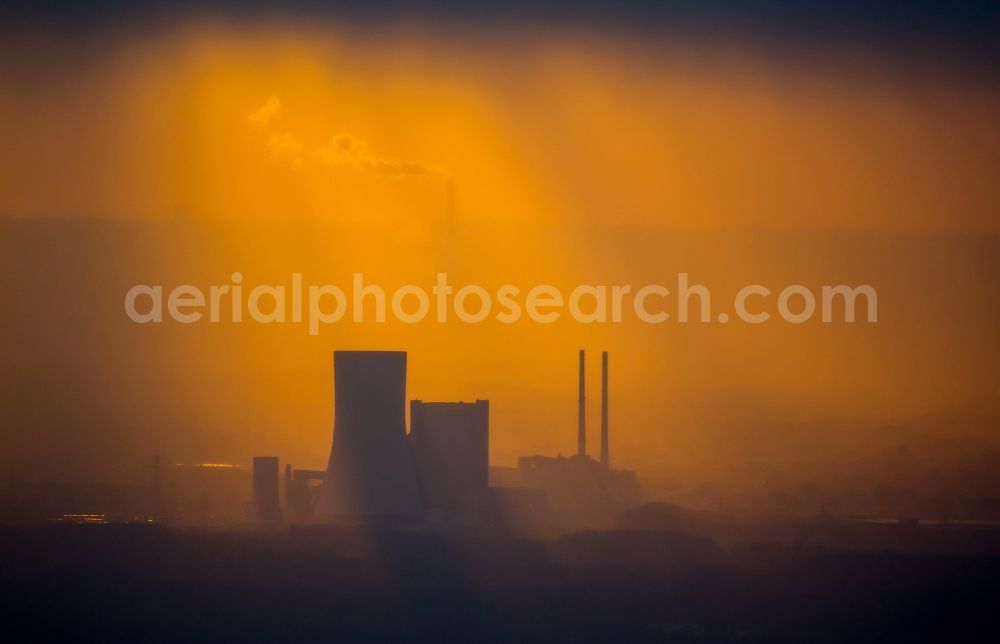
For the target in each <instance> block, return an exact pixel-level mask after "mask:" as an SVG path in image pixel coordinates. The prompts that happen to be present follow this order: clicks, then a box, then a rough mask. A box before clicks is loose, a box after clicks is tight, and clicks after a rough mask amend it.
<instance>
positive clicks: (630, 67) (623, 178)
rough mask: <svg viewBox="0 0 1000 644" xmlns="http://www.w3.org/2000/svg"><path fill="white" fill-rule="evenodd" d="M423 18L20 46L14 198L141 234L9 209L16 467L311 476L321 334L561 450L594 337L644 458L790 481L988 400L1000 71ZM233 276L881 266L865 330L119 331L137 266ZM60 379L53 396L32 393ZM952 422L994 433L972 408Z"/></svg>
mask: <svg viewBox="0 0 1000 644" xmlns="http://www.w3.org/2000/svg"><path fill="white" fill-rule="evenodd" d="M434 36H435V35H434V34H432V33H422V32H421V31H420V30H417V29H414V30H411V31H405V30H401V31H395V32H393V33H391V34H389V35H383V36H380V37H370V38H361V37H358V36H353V37H351V36H348V35H346V34H344V33H341V32H338V31H337V30H335V29H329V28H315V29H303V28H301V27H299V28H297V29H295V30H292V29H291V28H288V29H282V28H269V29H260V28H247V27H244V28H242V29H239V30H237V29H235V28H225V27H219V26H213V27H207V26H200V27H197V28H194V27H192V28H171V29H166V30H164V31H163V32H160V33H158V34H156V36H155V37H149V35H148V34H147V35H145V36H144V37H142V38H135V39H132V38H129V37H122V36H116V37H114V38H112V39H110V40H108V41H106V42H101V43H100V44H99V46H97V45H94V44H93V43H91V44H90V46H88V45H85V44H79V43H77V44H76V45H70V44H62V45H56V46H55V47H54V48H46V45H48V44H51V43H46V42H44V41H42V42H41V44H39V41H35V42H34V43H33V44H19V45H16V46H17V47H20V48H21V49H22V50H23V52H22V53H23V55H22V56H17V57H10V58H8V60H7V61H6V62H4V63H3V67H2V68H0V69H2V73H3V89H4V91H3V92H2V95H0V120H2V122H3V123H4V124H5V132H7V136H6V140H5V144H4V146H3V148H2V151H0V215H3V216H6V217H9V218H28V219H32V220H41V219H42V218H48V217H69V218H83V217H90V218H107V219H111V220H125V221H127V222H129V223H128V224H127V226H126V227H125V228H115V227H114V226H113V225H110V224H108V223H107V222H105V223H102V224H100V226H97V228H98V231H99V232H93V231H90V232H88V231H89V230H90V229H87V228H83V229H78V228H74V227H73V226H74V225H73V224H72V223H71V222H67V221H60V222H59V223H57V224H55V225H54V228H48V229H46V230H49V231H50V232H49V233H46V234H41V236H38V235H35V236H32V234H31V233H25V232H24V229H23V228H18V227H17V226H16V225H14V224H12V223H11V222H10V221H8V222H7V223H6V224H5V228H4V230H5V231H7V233H5V237H6V240H5V244H4V247H5V250H6V251H9V253H8V254H7V257H6V259H5V260H4V261H6V262H8V264H7V269H5V273H6V278H5V279H6V282H7V285H8V286H12V287H13V288H14V292H15V293H16V294H17V298H16V300H17V301H18V302H19V303H20V305H21V306H22V307H24V308H23V309H22V311H28V313H26V314H22V315H18V316H14V318H15V319H14V320H13V321H12V325H13V328H14V332H13V333H12V334H9V336H8V337H13V338H15V339H16V340H15V341H14V342H11V343H9V345H8V346H6V347H5V354H6V356H7V358H8V360H5V362H6V363H7V364H8V365H10V367H12V368H8V369H7V370H5V374H4V377H5V381H4V384H5V386H6V387H7V391H9V392H12V393H17V394H18V395H17V400H18V401H19V402H18V404H16V405H14V406H13V407H14V414H13V419H14V420H15V421H16V422H17V423H28V424H29V425H31V426H32V427H34V430H33V433H32V438H31V439H30V440H29V439H27V438H25V437H24V436H21V437H20V438H18V439H17V440H15V441H14V442H13V443H11V445H12V446H11V448H10V450H9V452H8V453H7V454H6V455H5V456H7V461H8V462H11V461H15V460H19V457H20V456H24V455H30V457H32V458H36V457H39V456H41V455H44V454H45V453H46V452H47V453H48V454H49V455H54V458H55V459H56V460H57V461H58V462H60V463H63V464H67V463H72V462H73V460H74V455H75V454H78V453H79V451H80V450H84V451H88V452H89V451H95V452H97V451H101V450H102V449H106V450H109V451H110V453H112V454H116V455H121V456H125V457H129V458H140V457H142V456H144V455H145V454H146V453H148V452H149V451H150V450H151V449H152V448H153V447H161V448H162V449H164V450H165V451H167V452H168V453H170V454H176V455H177V459H179V460H180V459H188V460H197V461H226V460H240V459H246V458H247V457H248V456H249V454H252V453H261V452H275V453H280V454H281V455H282V456H283V457H285V458H289V459H292V460H294V461H295V462H296V463H302V464H307V465H316V464H321V463H322V462H324V461H325V458H326V454H327V450H328V447H329V433H330V428H331V423H332V416H333V410H332V407H331V405H332V400H331V387H330V377H331V376H330V366H331V352H332V350H333V349H336V348H354V349H359V348H387V349H406V350H408V351H410V386H409V391H410V394H411V397H420V398H424V399H442V400H447V399H466V400H471V399H474V398H476V397H486V398H490V399H491V400H493V401H494V402H493V404H492V406H491V410H492V412H493V458H494V461H496V462H502V463H511V462H513V460H514V459H515V458H516V456H517V455H518V454H522V453H534V452H543V453H555V452H558V451H562V452H563V453H566V452H569V451H570V450H571V449H572V448H573V445H574V439H573V428H574V427H575V415H574V413H575V403H574V396H575V364H576V363H575V359H576V354H575V351H576V350H577V349H578V348H581V347H585V348H587V349H589V350H591V356H592V357H591V364H592V365H594V366H595V367H596V365H597V364H598V352H599V351H600V350H601V349H609V350H611V351H612V365H613V366H612V369H613V371H612V382H613V385H612V394H613V397H612V410H613V412H612V413H613V416H612V418H613V428H614V432H615V433H614V434H613V436H614V439H613V446H612V447H613V450H614V457H615V458H616V460H617V462H618V463H620V464H622V465H626V466H633V467H640V469H642V470H643V471H644V472H648V473H651V474H652V475H654V476H655V475H659V474H662V475H663V476H667V475H668V474H669V475H671V476H673V475H677V476H681V477H682V478H684V479H685V480H686V481H691V480H694V479H697V478H698V477H699V476H703V477H705V478H707V477H710V476H715V477H719V476H725V475H727V474H726V473H727V472H728V471H729V469H727V468H731V467H732V464H733V463H735V462H744V463H745V462H750V461H757V460H761V461H766V462H769V463H772V464H774V466H775V467H778V466H779V465H782V464H783V465H787V466H789V467H792V466H793V464H794V466H796V467H799V466H801V467H803V468H805V467H807V465H806V464H808V463H812V462H818V461H823V460H824V459H832V458H834V456H837V454H838V453H837V450H848V449H852V448H853V446H856V445H858V444H865V441H870V442H871V444H872V445H875V444H877V443H878V444H881V443H880V441H881V442H887V443H891V442H892V441H894V440H897V438H896V435H895V434H893V433H891V432H887V431H886V430H884V428H885V427H887V426H890V427H892V426H895V425H898V424H899V423H904V424H905V423H913V422H923V421H914V419H921V418H924V417H926V416H927V415H930V414H942V413H943V414H946V417H947V414H951V413H955V414H960V415H962V414H972V415H973V416H974V417H977V418H978V417H979V416H980V415H986V416H987V417H995V413H996V411H997V410H996V404H995V399H996V394H997V393H998V392H997V389H998V387H997V385H998V382H997V379H996V373H995V372H996V370H995V365H996V361H997V358H1000V351H998V343H997V338H996V332H995V329H994V322H993V321H994V320H995V315H996V313H997V303H996V297H995V287H994V280H995V278H996V276H997V265H996V253H995V251H996V247H997V244H996V234H997V233H998V232H1000V230H998V219H997V217H996V207H997V204H998V203H1000V187H998V184H997V182H996V174H997V173H996V171H997V169H998V155H1000V128H998V126H997V123H996V116H995V115H996V114H997V113H1000V109H998V108H1000V100H998V98H1000V94H998V92H997V88H996V86H995V85H994V84H992V83H991V82H989V81H988V80H985V79H982V78H978V77H975V76H970V75H965V74H962V73H959V72H957V71H955V70H945V69H940V68H928V69H927V70H925V71H926V74H909V73H903V70H901V69H899V68H898V67H895V66H892V65H886V64H882V62H883V61H880V60H878V59H865V58H864V57H861V59H860V60H858V59H853V60H851V61H850V62H836V61H837V58H836V56H830V57H828V58H822V59H817V60H814V61H811V62H808V63H807V62H794V61H787V60H781V59H778V58H775V57H764V56H760V55H755V54H754V52H753V51H748V50H735V49H733V50H728V49H720V50H718V51H712V52H704V51H691V50H689V49H685V48H684V47H683V46H676V47H664V48H662V49H661V50H659V51H657V52H655V53H652V52H650V51H648V50H644V49H642V48H640V47H637V46H630V45H626V44H624V43H621V42H618V41H615V40H614V39H609V38H604V39H602V38H591V37H583V36H575V37H574V36H571V35H561V36H558V37H552V38H549V39H537V38H528V37H525V38H524V39H522V40H519V41H517V42H514V43H510V42H507V43H505V42H503V41H501V40H498V39H496V40H495V39H489V38H487V39H483V40H481V41H478V42H473V41H472V39H471V38H470V40H469V41H467V42H464V41H463V42H455V41H449V42H447V43H441V42H440V41H438V40H437V39H436V38H435V37H434ZM74 47H78V49H76V48H74ZM40 51H45V53H44V54H39V52H40ZM15 59H16V60H15ZM262 108H263V111H261V110H262ZM344 135H346V138H344ZM338 136H340V137H341V138H340V139H338V138H337V137H338ZM338 140H339V141H340V142H341V143H342V147H341V148H340V152H337V151H336V150H337V147H336V144H337V141H338ZM448 177H450V178H451V180H453V181H454V186H455V193H454V194H455V215H456V224H455V228H454V229H453V230H452V231H451V232H448V229H447V228H446V222H445V219H446V216H447V215H446V213H447V206H446V203H447V198H446V185H447V181H448V179H447V178H448ZM123 225H124V224H123ZM80 230H82V231H83V232H80ZM108 230H111V231H112V232H108ZM25 235H26V236H27V237H26V238H27V239H29V241H27V242H26V241H25V237H24V236H25ZM30 240H34V241H30ZM32 244H34V245H32ZM235 270H239V271H242V272H243V273H244V274H246V275H247V279H248V281H257V282H267V281H274V282H281V281H284V280H287V279H288V276H289V275H290V274H291V273H292V272H302V273H304V274H305V275H306V279H307V280H310V281H312V282H314V283H322V282H326V281H329V282H334V283H341V284H346V283H347V282H348V280H349V277H350V273H351V272H353V271H363V272H365V273H366V275H368V276H370V277H371V279H372V280H375V281H379V282H381V283H383V284H384V285H385V286H386V287H394V286H399V285H402V284H405V283H417V284H427V285H428V287H429V285H430V284H431V283H432V280H433V277H434V274H435V273H436V272H437V271H438V270H447V271H448V272H449V273H450V274H451V275H452V279H453V280H455V281H456V282H458V283H473V282H475V283H482V284H483V285H485V286H492V287H495V286H498V285H500V284H503V283H508V282H511V283H518V284H521V285H524V286H530V285H533V284H535V283H553V284H558V285H567V286H572V285H575V284H580V283H633V284H642V283H647V282H657V281H664V282H665V283H667V284H671V283H673V281H674V280H675V276H676V273H677V272H680V271H686V272H689V273H690V274H691V275H692V277H693V279H695V280H696V281H698V282H700V283H704V284H707V285H709V286H710V287H711V288H712V289H713V296H717V297H718V298H719V299H720V300H722V301H724V300H725V299H727V298H731V297H732V294H733V293H734V292H735V290H736V289H738V288H739V287H740V286H742V285H744V284H747V283H762V284H768V285H772V286H773V287H776V289H775V290H780V288H781V287H783V286H784V285H786V284H789V283H802V284H807V285H810V286H815V287H816V288H818V286H819V285H821V284H839V283H847V284H858V283H871V284H874V285H875V286H876V287H877V288H878V289H879V307H880V310H879V317H880V322H879V323H878V324H877V325H853V326H852V325H820V324H812V323H809V324H806V325H803V326H801V327H793V326H791V325H786V324H781V323H776V324H775V325H765V326H763V327H753V328H751V327H747V326H737V325H730V326H718V325H704V326H697V325H692V326H688V327H682V326H678V325H671V326H666V327H647V326H642V325H637V324H626V325H620V326H603V327H593V326H586V325H580V324H576V323H573V322H560V323H558V324H556V325H552V326H551V327H542V326H538V325H532V324H530V323H527V322H524V323H521V324H518V325H513V326H510V327H506V326H503V325H500V324H496V323H486V324H483V325H478V326H463V325H458V324H447V325H434V324H432V323H428V324H422V325H416V326H413V327H409V326H406V325H401V324H394V323H389V324H387V325H384V326H378V325H340V326H336V327H334V328H331V329H329V330H326V331H324V333H323V334H322V335H321V336H319V337H317V338H311V337H309V336H308V335H307V334H306V333H305V331H304V330H303V329H301V328H292V327H287V326H286V327H281V328H260V327H251V326H243V327H239V328H235V327H232V326H231V325H223V326H221V327H197V328H194V327H179V326H177V325H163V326H160V327H137V326H135V325H132V324H131V323H130V322H128V320H127V318H125V316H124V313H123V311H122V308H121V300H122V298H123V296H124V293H125V291H126V290H127V288H128V287H129V286H131V285H133V284H136V283H145V282H152V281H158V282H159V283H164V284H167V285H175V284H181V283H196V284H201V285H204V286H207V285H209V284H216V283H223V282H224V281H225V280H226V279H227V278H228V275H229V274H230V273H231V272H232V271H235ZM85 295H86V296H87V297H84V296H85ZM43 313H44V315H43ZM55 372H58V373H59V376H58V377H56V376H55V375H53V374H54V373H55ZM592 375H593V376H595V377H594V378H592V379H591V387H592V392H594V394H595V395H593V396H592V397H591V400H592V401H594V403H595V404H596V403H597V401H598V397H597V395H596V392H597V388H596V387H597V379H596V375H597V370H596V368H595V369H594V370H593V374H592ZM122 391H127V392H128V395H127V396H123V395H122ZM53 392H54V393H55V394H57V395H58V396H60V397H62V398H63V401H64V403H65V406H66V408H67V409H69V410H73V411H71V412H67V413H66V414H62V413H61V412H58V411H54V410H46V411H45V412H44V413H42V414H39V413H38V410H37V406H35V407H33V406H32V404H30V403H29V402H25V401H33V400H36V399H37V400H44V399H46V397H47V396H49V395H52V394H53ZM597 417H598V416H597V414H596V408H595V409H594V411H592V413H591V418H597ZM959 417H961V418H965V416H964V415H962V416H955V418H959ZM77 422H78V423H80V424H82V425H84V426H85V427H86V428H88V429H87V430H86V431H83V432H73V431H71V430H70V429H67V426H72V425H73V424H74V423H77ZM956 422H958V421H956ZM963 422H964V421H963ZM935 423H937V424H935V425H934V428H933V431H934V432H938V433H947V432H951V431H955V432H958V433H961V432H960V431H959V430H961V431H965V429H966V428H955V427H954V426H952V425H953V424H952V425H950V424H949V423H948V422H944V423H941V422H938V421H935ZM98 425H99V426H100V427H101V430H100V432H99V433H97V434H93V435H91V434H88V431H92V430H93V428H94V427H96V426H98ZM11 426H13V424H12V425H11ZM969 431H972V432H973V433H974V434H975V435H977V436H980V437H992V434H991V431H992V425H990V424H989V423H987V425H986V428H985V429H984V428H981V427H978V426H977V427H974V428H973V429H971V430H969ZM879 432H883V433H882V434H880V433H879ZM758 434H763V435H764V437H761V436H759V435H758ZM67 435H72V438H71V439H70V440H69V441H68V442H67V440H66V438H67ZM91 437H93V440H90V439H91ZM768 437H770V438H768ZM94 445H97V446H98V447H96V448H95V447H94ZM838 457H839V456H838ZM741 459H742V461H741Z"/></svg>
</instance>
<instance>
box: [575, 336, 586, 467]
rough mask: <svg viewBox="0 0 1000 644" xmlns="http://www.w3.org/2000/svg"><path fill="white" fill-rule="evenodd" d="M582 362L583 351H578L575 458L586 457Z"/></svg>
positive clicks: (584, 389)
mask: <svg viewBox="0 0 1000 644" xmlns="http://www.w3.org/2000/svg"><path fill="white" fill-rule="evenodd" d="M583 361H584V358H583V349H580V401H579V405H580V406H579V409H578V411H577V420H578V423H579V424H578V426H577V432H576V453H577V456H586V455H587V405H586V404H585V403H584V400H585V398H586V396H585V393H586V387H587V386H586V384H585V382H584V379H583Z"/></svg>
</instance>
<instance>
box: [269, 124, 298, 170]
mask: <svg viewBox="0 0 1000 644" xmlns="http://www.w3.org/2000/svg"><path fill="white" fill-rule="evenodd" d="M267 147H268V149H270V150H271V154H273V155H274V156H276V157H278V158H279V159H284V160H285V161H287V162H288V163H289V164H291V166H292V167H293V168H299V167H301V166H302V151H303V150H304V149H305V146H304V145H302V143H301V142H300V141H299V140H298V139H297V138H295V137H294V136H293V135H292V134H291V133H289V132H275V133H274V134H272V135H271V138H269V139H268V140H267Z"/></svg>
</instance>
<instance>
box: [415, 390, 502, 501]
mask: <svg viewBox="0 0 1000 644" xmlns="http://www.w3.org/2000/svg"><path fill="white" fill-rule="evenodd" d="M410 444H411V445H412V447H413V456H414V459H415V460H416V464H417V475H418V480H419V483H420V491H421V495H422V497H423V500H424V505H425V507H426V509H427V510H428V511H438V512H443V513H447V514H451V515H455V514H465V513H469V512H473V511H475V510H476V509H477V508H482V507H483V504H484V503H485V501H486V497H487V495H488V493H489V453H490V403H489V401H488V400H477V401H476V402H471V403H466V402H423V401H421V400H413V401H411V402H410Z"/></svg>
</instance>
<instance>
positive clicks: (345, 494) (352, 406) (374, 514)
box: [319, 351, 422, 519]
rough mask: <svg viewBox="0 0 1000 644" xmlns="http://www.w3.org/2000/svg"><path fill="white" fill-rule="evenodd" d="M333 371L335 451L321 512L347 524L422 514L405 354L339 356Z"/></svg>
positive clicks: (336, 353)
mask: <svg viewBox="0 0 1000 644" xmlns="http://www.w3.org/2000/svg"><path fill="white" fill-rule="evenodd" d="M333 371H334V396H335V420H334V429H333V447H332V448H331V450H330V461H329V464H328V465H327V474H326V483H325V484H324V488H323V494H322V495H321V497H320V504H319V505H320V507H319V512H320V513H322V514H326V515H332V516H335V517H340V518H345V519H351V518H354V519H394V518H395V519H398V518H405V517H412V516H417V515H419V514H421V512H422V507H421V502H420V494H419V490H418V488H417V477H416V468H415V466H414V462H413V456H412V454H411V452H410V447H409V445H408V444H407V440H406V417H405V405H406V353H405V352H402V351H337V352H335V353H334V355H333Z"/></svg>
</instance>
